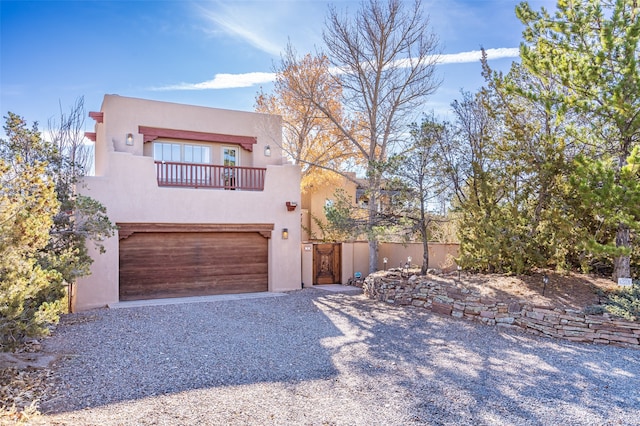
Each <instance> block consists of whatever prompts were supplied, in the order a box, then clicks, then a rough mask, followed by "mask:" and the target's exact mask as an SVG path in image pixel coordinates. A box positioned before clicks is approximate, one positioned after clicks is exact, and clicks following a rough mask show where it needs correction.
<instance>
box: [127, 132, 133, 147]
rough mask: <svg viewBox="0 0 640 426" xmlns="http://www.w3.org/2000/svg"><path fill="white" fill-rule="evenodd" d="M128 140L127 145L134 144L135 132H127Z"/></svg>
mask: <svg viewBox="0 0 640 426" xmlns="http://www.w3.org/2000/svg"><path fill="white" fill-rule="evenodd" d="M126 141H127V145H129V146H131V145H133V133H127V138H126Z"/></svg>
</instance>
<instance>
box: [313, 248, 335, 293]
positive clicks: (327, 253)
mask: <svg viewBox="0 0 640 426" xmlns="http://www.w3.org/2000/svg"><path fill="white" fill-rule="evenodd" d="M341 248H342V244H340V243H330V244H329V243H327V244H314V245H313V284H314V285H317V284H340V283H341V276H342V257H341Z"/></svg>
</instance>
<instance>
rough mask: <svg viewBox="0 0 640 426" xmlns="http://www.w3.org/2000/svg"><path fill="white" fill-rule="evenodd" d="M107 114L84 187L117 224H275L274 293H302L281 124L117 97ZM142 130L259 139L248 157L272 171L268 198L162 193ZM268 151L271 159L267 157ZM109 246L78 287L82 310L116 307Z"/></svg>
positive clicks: (113, 254) (293, 190) (294, 187)
mask: <svg viewBox="0 0 640 426" xmlns="http://www.w3.org/2000/svg"><path fill="white" fill-rule="evenodd" d="M102 111H103V112H104V123H101V124H97V126H96V133H97V135H98V136H97V141H96V176H95V177H87V178H85V180H84V182H83V185H80V186H79V187H80V192H81V193H83V194H86V195H89V196H91V197H93V198H95V199H97V200H99V201H100V202H102V203H103V204H104V205H105V206H106V208H107V214H108V215H109V218H110V219H111V221H112V222H114V223H118V222H120V223H127V222H129V223H136V222H141V223H189V224H195V223H202V224H209V223H223V224H226V223H240V224H242V223H260V224H265V223H266V224H273V226H274V230H273V233H272V236H271V238H270V240H269V243H268V244H269V290H270V291H286V290H293V289H298V288H300V283H301V255H300V245H299V241H300V239H301V234H300V232H301V231H300V210H299V208H298V209H296V210H295V211H293V212H289V211H287V208H286V206H285V203H286V202H287V201H292V202H296V203H298V204H300V189H299V188H300V169H299V167H298V166H294V165H291V164H287V163H286V162H284V161H283V159H282V158H281V151H280V150H279V149H278V148H277V146H278V144H279V139H278V138H280V135H281V128H280V125H281V121H280V118H279V117H277V116H269V115H264V114H253V113H245V112H237V111H227V110H219V109H212V108H202V107H194V106H189V105H178V104H169V103H164V102H152V101H147V100H141V99H132V98H123V97H119V96H113V95H108V96H106V97H105V100H104V103H103V109H102ZM138 125H143V126H155V127H161V128H173V129H183V130H189V131H200V132H210V133H222V134H232V135H243V136H257V140H258V142H257V144H256V145H255V146H254V149H253V153H251V152H248V151H247V152H246V153H245V154H246V155H250V156H251V158H252V166H254V167H266V169H267V171H266V177H265V185H264V191H225V190H218V189H193V188H168V187H158V184H157V181H156V172H155V166H154V162H153V158H151V157H149V156H143V150H144V149H143V141H142V135H140V134H138V133H137V129H138ZM127 133H134V146H132V147H130V146H127V145H126V144H125V140H124V139H125V136H126V134H127ZM267 144H268V145H270V147H271V156H270V157H266V156H265V155H264V149H263V148H264V145H267ZM242 151H245V150H244V149H242ZM283 163H284V164H283ZM245 165H246V164H245ZM283 228H287V229H288V231H289V238H288V239H287V240H283V239H282V229H283ZM105 247H106V249H107V252H106V253H105V254H102V255H98V254H95V255H94V259H95V261H94V264H93V265H92V268H91V270H92V274H91V276H89V277H86V278H84V279H81V280H79V282H78V285H77V286H76V292H75V309H76V310H84V309H90V308H95V307H100V306H105V305H107V304H110V303H114V302H117V301H118V237H117V235H116V236H115V237H113V238H110V239H109V240H108V241H106V243H105Z"/></svg>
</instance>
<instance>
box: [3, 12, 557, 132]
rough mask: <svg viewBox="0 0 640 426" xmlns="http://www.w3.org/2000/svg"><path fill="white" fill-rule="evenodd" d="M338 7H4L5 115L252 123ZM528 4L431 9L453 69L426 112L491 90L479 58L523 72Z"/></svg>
mask: <svg viewBox="0 0 640 426" xmlns="http://www.w3.org/2000/svg"><path fill="white" fill-rule="evenodd" d="M328 3H329V2H326V1H320V0H301V1H294V0H271V1H267V0H253V1H242V0H241V1H231V0H226V1H215V0H212V1H151V0H139V1H90V0H88V1H29V0H22V1H11V0H0V8H1V9H0V20H1V22H0V28H1V29H0V31H1V34H0V49H1V51H0V61H1V72H0V92H1V96H0V110H1V112H2V115H3V116H4V115H6V113H7V111H12V112H14V113H17V114H19V115H21V116H23V117H24V118H26V119H27V120H28V121H29V122H32V121H39V122H40V129H41V130H44V129H45V127H46V124H47V120H48V119H50V118H57V117H58V115H59V108H60V105H62V108H63V110H67V109H68V108H69V107H70V106H71V105H72V104H73V103H74V101H75V99H76V98H78V97H79V96H84V98H85V107H86V109H87V112H88V111H97V110H99V109H100V105H101V102H102V97H103V95H104V94H119V95H122V96H132V97H139V98H146V99H155V100H162V101H169V102H178V103H187V104H194V105H203V106H210V107H216V108H227V109H238V110H245V111H251V110H253V107H254V101H255V95H256V92H257V91H258V90H259V89H260V87H261V86H262V87H263V88H264V89H265V90H267V91H268V90H269V89H270V87H271V84H270V83H269V78H270V75H269V73H271V72H272V71H273V67H274V65H275V64H277V62H278V60H279V58H280V52H281V51H282V50H283V49H284V47H285V46H286V44H287V41H288V40H291V42H292V44H293V46H294V47H295V48H296V50H297V51H298V53H300V54H303V53H306V52H312V51H314V49H315V47H316V46H318V47H321V46H322V29H323V25H324V18H325V16H326V12H327V5H328ZM332 3H333V4H334V5H335V6H336V7H337V8H339V9H343V8H348V9H349V10H355V9H357V8H358V6H359V2H358V1H351V0H342V1H340V0H338V1H334V2H332ZM517 3H518V2H517V1H509V0H431V1H427V0H423V6H424V8H425V10H426V11H427V13H428V14H429V16H430V20H431V25H432V28H433V32H434V33H435V34H436V35H437V36H438V37H439V39H440V43H441V47H442V52H443V53H444V54H445V56H444V57H443V58H444V62H452V63H443V64H441V65H439V66H438V69H437V72H438V75H439V77H441V78H442V79H443V84H442V86H441V87H440V89H439V90H438V91H437V93H436V94H435V95H433V96H432V98H431V99H430V100H429V102H428V103H427V104H426V105H425V111H430V110H435V111H436V114H438V115H440V116H442V115H443V114H445V113H446V110H447V109H448V105H449V104H450V103H451V102H452V101H453V100H454V99H456V98H458V97H459V92H460V89H465V90H470V91H475V90H476V89H477V88H479V87H480V86H481V85H482V83H483V82H482V78H481V76H480V65H479V62H478V61H477V60H476V57H477V55H474V54H469V53H468V52H476V51H478V49H479V48H480V47H484V48H486V49H512V50H500V51H496V52H502V54H503V55H504V56H505V57H504V58H502V59H494V60H491V62H490V63H491V65H492V66H493V67H494V68H495V69H500V70H507V69H508V67H509V64H510V63H511V62H512V61H513V60H517V58H515V57H514V50H513V49H514V48H517V47H518V45H519V43H520V40H521V33H522V24H521V23H520V22H519V21H518V19H517V18H516V17H515V13H514V8H515V5H516V4H517ZM530 4H532V5H533V6H534V7H535V8H536V9H539V8H540V7H541V6H545V7H547V8H553V4H554V2H553V1H543V0H538V1H531V2H530ZM490 59H491V56H490ZM238 86H245V87H238ZM92 128H93V121H92V120H89V119H87V123H86V130H91V129H92Z"/></svg>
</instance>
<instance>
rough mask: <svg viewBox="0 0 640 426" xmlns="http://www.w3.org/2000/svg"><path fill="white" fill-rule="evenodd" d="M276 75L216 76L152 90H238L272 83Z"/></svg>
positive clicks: (251, 73)
mask: <svg viewBox="0 0 640 426" xmlns="http://www.w3.org/2000/svg"><path fill="white" fill-rule="evenodd" d="M275 78H276V75H275V74H274V73H272V72H248V73H244V74H216V75H215V76H214V77H213V79H211V80H207V81H203V82H201V83H180V84H175V85H172V86H164V87H156V88H152V89H151V90H156V91H162V90H207V89H236V88H239V87H251V86H255V85H257V84H262V83H271V82H272V81H273V80H275Z"/></svg>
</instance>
